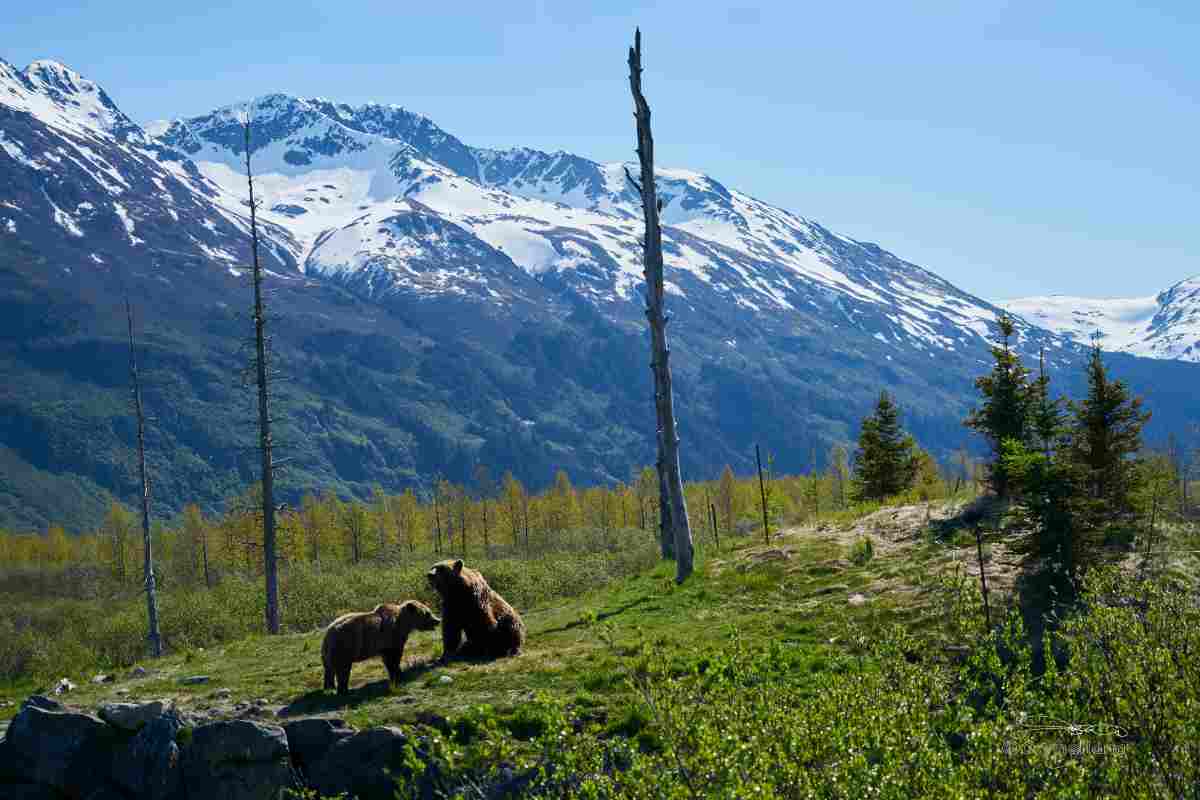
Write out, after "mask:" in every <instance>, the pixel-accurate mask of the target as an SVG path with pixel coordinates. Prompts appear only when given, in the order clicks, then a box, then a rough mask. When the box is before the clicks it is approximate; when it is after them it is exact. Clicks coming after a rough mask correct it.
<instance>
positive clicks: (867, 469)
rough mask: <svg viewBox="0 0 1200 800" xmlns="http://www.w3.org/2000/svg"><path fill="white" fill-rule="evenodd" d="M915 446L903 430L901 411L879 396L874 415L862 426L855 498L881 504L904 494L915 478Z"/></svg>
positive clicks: (883, 395)
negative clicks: (901, 493) (880, 501)
mask: <svg viewBox="0 0 1200 800" xmlns="http://www.w3.org/2000/svg"><path fill="white" fill-rule="evenodd" d="M915 451H916V444H915V442H914V441H913V439H912V437H910V436H908V435H906V434H905V433H904V431H903V430H902V429H901V427H900V410H899V409H898V408H897V407H896V404H895V402H893V400H892V398H891V395H889V394H888V393H887V392H880V394H879V401H878V402H877V403H876V405H875V411H874V412H873V413H872V414H871V416H869V417H867V418H866V419H864V420H863V422H862V431H861V432H860V433H859V436H858V451H857V452H856V453H855V456H854V461H855V474H854V496H855V498H856V499H858V500H882V499H884V498H887V497H892V496H893V495H897V494H899V493H900V492H902V491H905V490H906V489H908V488H909V487H910V486H912V484H913V480H914V478H915V477H916V475H915V470H916V466H917V463H916V461H915V460H914V457H915Z"/></svg>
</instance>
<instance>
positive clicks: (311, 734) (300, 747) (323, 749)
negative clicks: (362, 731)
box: [283, 717, 354, 775]
mask: <svg viewBox="0 0 1200 800" xmlns="http://www.w3.org/2000/svg"><path fill="white" fill-rule="evenodd" d="M283 731H284V733H285V734H287V740H288V749H290V750H291V753H292V763H293V764H295V765H296V766H297V767H299V768H300V769H301V770H302V771H303V772H304V774H305V775H307V774H308V772H309V769H310V767H311V766H312V765H313V764H316V763H317V762H318V761H320V760H321V758H323V757H324V755H325V754H326V753H327V752H329V748H331V747H333V746H334V745H335V744H337V743H338V742H340V741H341V740H342V739H348V738H350V737H351V736H353V735H354V729H353V728H350V727H347V726H346V722H345V721H344V720H340V719H323V718H320V717H315V718H312V719H298V720H295V721H294V722H288V723H285V724H284V726H283Z"/></svg>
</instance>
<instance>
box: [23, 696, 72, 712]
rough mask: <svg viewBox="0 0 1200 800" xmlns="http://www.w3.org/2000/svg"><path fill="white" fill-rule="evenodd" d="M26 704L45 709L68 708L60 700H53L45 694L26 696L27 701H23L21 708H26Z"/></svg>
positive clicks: (60, 709) (58, 709) (61, 709)
mask: <svg viewBox="0 0 1200 800" xmlns="http://www.w3.org/2000/svg"><path fill="white" fill-rule="evenodd" d="M26 706H32V707H33V708H40V709H42V710H43V711H66V710H67V707H66V706H64V705H63V704H62V703H60V702H58V701H57V700H51V699H50V698H49V697H46V696H45V695H44V694H31V695H29V697H27V698H25V702H23V703H21V708H25V707H26Z"/></svg>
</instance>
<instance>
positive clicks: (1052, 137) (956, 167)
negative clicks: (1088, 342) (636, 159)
mask: <svg viewBox="0 0 1200 800" xmlns="http://www.w3.org/2000/svg"><path fill="white" fill-rule="evenodd" d="M416 6H421V8H420V9H416V8H415V7H416ZM1135 6H1136V8H1135ZM635 24H640V25H641V27H642V30H643V35H644V49H645V62H646V73H645V84H646V92H647V95H648V97H649V99H650V102H651V105H652V107H653V110H654V131H655V138H656V140H657V146H658V158H659V162H660V164H661V165H663V166H679V167H689V168H693V169H698V170H702V171H704V172H707V173H709V174H711V175H713V176H714V177H716V178H718V179H719V180H721V181H722V182H724V183H726V184H728V185H730V186H734V187H737V188H740V189H742V190H744V191H747V192H749V193H750V194H753V195H755V196H757V197H760V198H762V199H764V200H767V201H769V202H771V203H774V204H776V205H779V206H782V207H784V208H787V209H789V210H792V211H795V212H797V213H799V214H802V215H804V216H806V217H809V218H812V219H814V220H816V221H818V222H820V223H822V224H824V225H826V226H827V227H830V228H832V229H834V230H836V231H838V232H841V233H845V234H847V235H850V236H853V237H855V238H858V239H861V240H866V241H874V242H878V243H879V244H880V245H882V246H883V247H885V248H887V249H889V250H892V251H893V252H895V253H897V254H898V255H900V256H902V257H904V258H907V259H909V260H911V261H914V262H916V263H918V264H921V265H922V266H925V267H928V268H930V269H932V270H934V271H935V272H937V273H939V274H941V275H943V276H944V277H946V278H947V279H949V280H951V281H952V282H954V283H956V284H957V285H959V286H961V287H962V288H964V289H966V290H968V291H971V292H974V293H976V294H978V295H981V296H983V297H986V298H989V299H1004V298H1008V297H1014V296H1021V295H1029V294H1049V293H1067V294H1084V295H1089V296H1122V295H1149V294H1153V293H1155V292H1157V291H1159V290H1161V289H1164V288H1166V287H1167V286H1168V285H1170V284H1171V283H1174V282H1175V281H1178V280H1180V279H1183V278H1185V277H1189V276H1191V275H1194V274H1197V273H1200V260H1198V259H1197V255H1196V253H1197V247H1196V245H1197V244H1198V243H1200V225H1198V224H1197V223H1198V219H1197V216H1198V213H1197V212H1198V211H1200V46H1198V44H1197V43H1198V42H1200V4H1196V3H1194V2H1179V3H1161V4H1153V3H1132V2H1127V3H1107V2H1102V3H1095V2H1049V1H1048V0H1040V1H1038V2H1002V1H1001V0H964V1H963V2H950V1H949V0H915V1H914V2H904V1H903V0H896V1H895V2H885V1H884V0H878V1H877V2H869V3H867V2H855V1H853V0H843V2H839V3H795V2H793V3H786V4H777V5H776V4H771V5H766V4H764V5H753V4H741V5H738V6H735V7H729V6H718V5H716V4H709V3H698V2H695V0H692V1H691V2H655V3H641V4H637V3H632V4H619V3H603V4H595V5H589V4H585V3H560V4H549V3H532V2H522V0H507V2H503V3H496V2H491V3H483V4H469V3H458V2H456V3H445V4H426V3H420V4H416V3H408V2H403V0H400V1H399V2H397V0H392V1H391V2H386V3H383V2H356V0H343V1H342V2H338V3H330V2H319V3H305V2H287V3H282V2H275V0H257V1H256V2H252V3H246V2H241V3H236V4H235V3H221V2H210V3H186V4H185V3H176V2H170V1H169V0H168V2H161V1H155V2H143V1H142V0H136V1H131V2H113V3H96V2H82V3H65V2H55V1H54V0H47V2H42V3H35V4H22V6H21V12H20V14H19V15H17V16H15V17H14V15H13V14H11V13H9V14H5V15H4V19H0V42H2V44H0V56H3V57H4V58H5V59H7V60H9V61H11V62H13V63H15V64H17V65H18V66H24V65H25V64H26V63H28V62H29V61H31V60H34V59H36V58H53V59H56V60H59V61H63V62H65V63H67V64H69V65H71V66H72V67H74V68H75V69H77V70H78V71H80V72H82V73H84V74H85V75H87V76H88V77H90V78H92V79H94V80H96V81H98V82H99V83H101V84H102V85H103V86H104V87H105V88H106V89H107V90H108V91H109V93H110V94H111V95H112V96H113V98H114V99H115V100H116V102H117V104H118V105H120V106H121V107H122V108H123V109H124V110H125V111H126V112H127V113H128V114H129V115H130V116H132V117H133V118H134V119H136V120H139V121H142V122H145V121H149V120H151V119H155V118H159V117H171V116H179V115H186V114H198V113H202V112H205V111H207V110H210V109H211V108H213V107H216V106H218V105H225V104H228V103H231V102H235V101H238V100H243V99H246V98H249V97H252V96H255V95H259V94H264V93H267V92H274V91H281V92H288V93H291V94H299V95H306V96H311V95H320V96H326V97H330V98H334V99H338V100H342V101H346V102H352V103H354V102H362V101H367V100H375V101H378V102H387V103H399V104H401V105H404V106H405V107H407V108H410V109H413V110H415V111H419V112H421V113H423V114H426V115H428V116H429V117H431V118H432V119H433V120H434V121H435V122H437V123H438V124H439V125H440V126H442V127H443V128H445V129H446V130H448V131H450V132H451V133H454V134H455V135H457V136H458V137H459V138H461V139H463V140H464V141H466V142H467V143H469V144H476V145H486V146H500V147H504V146H512V145H525V146H530V147H537V148H540V149H545V150H557V149H564V150H568V151H571V152H575V153H579V154H581V155H584V156H588V157H590V158H594V159H597V160H603V161H608V160H616V159H622V158H629V157H631V156H632V147H633V120H632V117H631V113H630V109H631V106H630V101H629V87H628V83H627V77H626V72H625V51H626V48H627V47H628V44H629V42H630V40H631V35H632V31H633V27H634V25H635Z"/></svg>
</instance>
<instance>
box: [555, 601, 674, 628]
mask: <svg viewBox="0 0 1200 800" xmlns="http://www.w3.org/2000/svg"><path fill="white" fill-rule="evenodd" d="M653 599H654V598H653V597H651V596H650V595H644V596H642V597H639V598H638V599H637V600H631V601H629V602H628V603H626V604H625V605H623V606H620V607H618V608H614V609H613V610H612V611H601V612H600V613H599V614H597V615H596V618H595V619H586V618H582V617H581V618H580V619H577V620H575V621H574V622H568V623H567V624H565V625H561V626H559V627H557V628H549V629H547V630H544V631H542V633H543V634H547V633H562V632H564V631H569V630H571V629H573V628H578V627H580V626H581V625H590V624H592V623H595V622H603V621H604V620H606V619H609V618H610V617H615V616H617V615H618V614H623V613H625V612H626V611H628V610H630V609H631V608H636V607H637V606H640V605H643V604H645V603H648V602H650V601H651V600H653Z"/></svg>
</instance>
